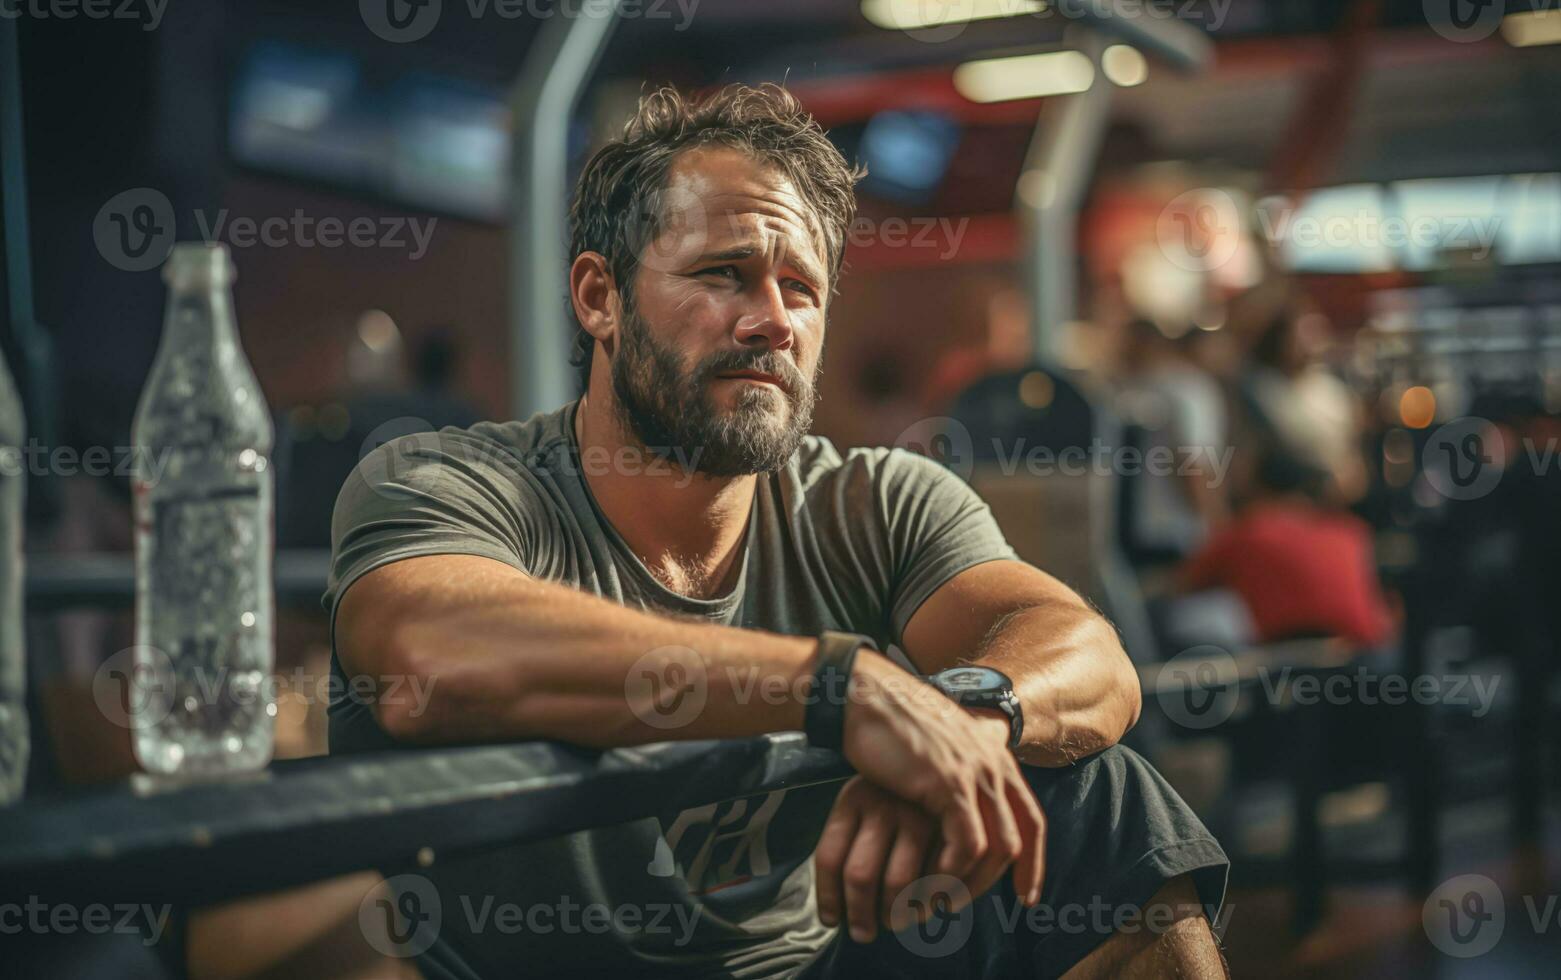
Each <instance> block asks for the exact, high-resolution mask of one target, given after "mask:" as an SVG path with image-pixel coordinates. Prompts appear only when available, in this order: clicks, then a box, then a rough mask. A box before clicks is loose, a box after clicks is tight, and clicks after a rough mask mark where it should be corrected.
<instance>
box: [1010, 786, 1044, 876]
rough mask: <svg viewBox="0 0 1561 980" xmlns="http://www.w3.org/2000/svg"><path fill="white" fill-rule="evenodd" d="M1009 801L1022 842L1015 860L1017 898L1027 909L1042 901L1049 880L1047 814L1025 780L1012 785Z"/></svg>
mask: <svg viewBox="0 0 1561 980" xmlns="http://www.w3.org/2000/svg"><path fill="white" fill-rule="evenodd" d="M1008 798H1009V800H1010V801H1011V802H1012V803H1013V807H1014V816H1015V817H1016V818H1018V822H1019V835H1020V838H1021V839H1022V841H1023V844H1022V847H1021V848H1020V851H1019V855H1018V857H1016V858H1015V859H1014V894H1016V895H1018V896H1019V900H1020V901H1022V902H1024V903H1025V904H1026V905H1034V904H1035V903H1036V902H1039V901H1040V900H1041V885H1042V883H1044V882H1045V880H1046V814H1045V812H1043V811H1042V810H1041V805H1040V804H1039V803H1037V802H1036V800H1035V794H1034V793H1031V792H1030V787H1029V786H1028V785H1027V784H1026V783H1025V781H1024V779H1023V778H1022V777H1020V778H1018V779H1015V780H1014V781H1013V782H1011V783H1010V784H1009V788H1008Z"/></svg>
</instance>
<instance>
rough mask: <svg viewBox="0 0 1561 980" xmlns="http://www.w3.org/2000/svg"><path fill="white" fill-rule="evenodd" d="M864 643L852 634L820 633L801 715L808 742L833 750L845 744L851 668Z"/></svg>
mask: <svg viewBox="0 0 1561 980" xmlns="http://www.w3.org/2000/svg"><path fill="white" fill-rule="evenodd" d="M864 642H865V641H864V639H863V637H861V636H859V635H857V634H854V633H838V632H835V631H834V630H825V631H824V632H823V633H821V634H819V638H818V663H817V664H816V665H815V666H814V668H813V685H812V688H811V689H810V690H809V691H808V701H807V708H806V710H805V711H804V712H803V717H802V727H803V731H804V732H805V733H806V734H807V736H808V744H809V745H814V746H817V747H819V748H824V749H835V750H836V751H839V750H840V749H841V748H843V747H844V746H845V739H846V702H847V701H848V690H849V688H850V686H851V668H852V667H853V666H855V664H856V652H857V651H858V650H860V649H861V648H862V647H863V645H864Z"/></svg>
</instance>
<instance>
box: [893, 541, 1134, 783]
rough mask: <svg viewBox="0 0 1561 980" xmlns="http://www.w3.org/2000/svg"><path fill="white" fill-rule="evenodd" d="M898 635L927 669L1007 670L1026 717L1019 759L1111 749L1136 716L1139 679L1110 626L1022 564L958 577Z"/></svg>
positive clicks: (1042, 762) (1053, 760)
mask: <svg viewBox="0 0 1561 980" xmlns="http://www.w3.org/2000/svg"><path fill="white" fill-rule="evenodd" d="M904 639H905V652H906V654H907V656H909V657H910V658H911V660H912V662H914V663H915V664H916V666H917V668H918V669H920V670H921V671H922V672H923V673H928V674H931V673H936V672H938V671H940V670H944V669H947V668H949V667H953V666H956V665H959V664H967V663H975V664H980V665H982V666H985V667H992V668H994V669H996V670H1000V671H1002V672H1003V673H1004V674H1007V675H1008V676H1009V678H1011V679H1012V680H1013V682H1014V689H1015V693H1017V694H1018V696H1019V699H1020V701H1021V702H1022V704H1023V711H1024V744H1023V745H1021V746H1020V748H1019V752H1018V755H1019V757H1020V758H1021V759H1022V760H1024V761H1025V762H1028V763H1030V764H1032V765H1038V766H1065V765H1068V764H1069V763H1071V762H1072V761H1073V760H1075V759H1077V758H1079V757H1080V756H1083V755H1088V754H1090V753H1093V752H1098V751H1100V750H1102V749H1105V748H1109V747H1110V746H1111V745H1114V744H1115V743H1116V742H1117V741H1118V740H1119V739H1121V737H1122V736H1123V734H1125V733H1126V732H1127V730H1128V729H1130V728H1131V727H1132V726H1133V725H1134V723H1136V722H1137V720H1138V712H1139V709H1140V706H1141V692H1140V688H1139V683H1138V675H1137V674H1136V672H1135V671H1134V670H1133V667H1132V664H1131V662H1130V661H1129V660H1128V658H1127V654H1126V653H1125V652H1123V650H1122V644H1121V642H1120V641H1119V640H1118V639H1117V635H1116V631H1115V630H1114V629H1112V627H1111V624H1110V623H1108V622H1106V620H1105V619H1104V618H1103V617H1102V616H1101V615H1100V614H1099V613H1097V612H1095V611H1094V610H1093V609H1091V608H1090V607H1089V606H1088V605H1087V604H1086V603H1085V602H1084V600H1082V599H1080V598H1079V596H1078V595H1077V594H1075V593H1074V592H1073V590H1071V589H1069V588H1068V587H1067V586H1066V585H1063V584H1062V583H1061V582H1059V581H1057V580H1056V579H1055V578H1053V577H1052V576H1050V575H1047V574H1046V573H1045V572H1042V571H1040V570H1039V569H1036V568H1035V567H1033V566H1031V565H1028V564H1025V563H1024V562H1020V561H991V562H985V563H983V564H980V565H976V566H973V567H971V568H968V569H966V570H965V571H963V572H961V573H959V574H958V575H956V576H954V578H952V579H950V580H949V581H948V582H947V583H945V584H944V585H943V586H942V587H941V588H939V589H938V590H937V591H936V592H934V593H933V594H932V596H931V597H929V598H928V599H927V601H926V602H924V603H922V604H921V606H920V608H918V609H917V611H916V613H915V615H913V616H912V617H911V619H910V622H909V623H908V624H907V625H906V628H905V637H904Z"/></svg>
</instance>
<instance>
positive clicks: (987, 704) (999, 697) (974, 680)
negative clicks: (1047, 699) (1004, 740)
mask: <svg viewBox="0 0 1561 980" xmlns="http://www.w3.org/2000/svg"><path fill="white" fill-rule="evenodd" d="M927 683H929V684H931V685H932V686H933V687H935V688H937V689H938V690H940V691H942V692H943V693H944V694H947V695H948V696H949V697H950V698H952V699H953V701H954V703H956V704H958V705H961V706H962V707H966V708H994V709H996V710H998V711H1001V712H1002V713H1003V714H1005V715H1007V716H1008V747H1009V748H1010V749H1016V748H1018V747H1019V739H1020V738H1021V737H1022V736H1023V735H1024V712H1023V711H1021V710H1020V707H1019V696H1018V695H1017V694H1015V693H1014V682H1013V681H1011V680H1009V679H1008V675H1007V674H1005V673H1003V672H1002V671H1000V670H993V669H992V668H991V667H953V668H950V669H949V670H945V671H941V672H939V673H936V674H933V675H932V676H931V677H929V678H927Z"/></svg>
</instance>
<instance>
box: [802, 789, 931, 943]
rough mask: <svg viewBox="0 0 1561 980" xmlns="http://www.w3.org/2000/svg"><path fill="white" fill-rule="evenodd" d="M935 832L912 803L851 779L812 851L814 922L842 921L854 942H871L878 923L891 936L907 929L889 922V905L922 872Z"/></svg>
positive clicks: (835, 922)
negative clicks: (816, 908)
mask: <svg viewBox="0 0 1561 980" xmlns="http://www.w3.org/2000/svg"><path fill="white" fill-rule="evenodd" d="M937 829H938V828H937V825H936V824H935V823H934V822H933V821H932V818H931V817H929V816H927V814H925V813H923V812H922V811H921V810H920V809H919V808H917V807H916V806H915V805H914V804H911V803H907V802H905V801H904V800H902V799H900V798H899V797H897V796H894V795H893V794H891V793H888V792H885V791H884V790H882V789H879V788H878V787H877V786H874V785H873V784H872V783H870V782H868V781H867V780H866V779H864V778H863V777H861V776H853V777H852V778H851V780H850V781H849V782H847V783H846V785H845V788H844V789H842V790H841V791H840V795H839V796H838V797H836V798H835V806H834V809H832V810H830V811H829V820H828V822H827V823H825V824H824V834H823V836H822V837H820V838H819V841H818V847H817V849H815V850H814V852H813V869H814V877H815V878H816V879H817V886H816V887H817V889H818V916H819V919H821V920H822V921H823V923H824V924H825V925H827V926H834V925H839V924H840V923H841V921H842V920H844V922H845V923H846V925H847V927H848V928H849V929H850V932H851V938H852V939H853V940H855V941H856V942H859V943H866V942H871V941H872V939H873V936H874V935H875V934H876V933H877V931H878V926H879V925H880V924H882V925H884V926H887V927H888V928H889V929H890V930H891V931H898V930H900V929H903V928H905V927H906V926H908V925H910V924H911V920H909V919H907V920H906V921H903V922H893V921H891V918H890V916H891V913H892V911H893V910H894V901H895V899H896V898H897V897H898V896H899V895H900V893H901V892H902V891H904V890H905V889H906V888H909V887H910V885H911V883H912V882H914V881H915V880H916V879H917V878H920V877H921V876H922V875H924V874H926V873H927V871H926V865H927V861H928V856H929V851H930V849H931V847H932V844H933V838H934V837H935V836H936V835H937ZM907 910H908V909H907ZM842 911H843V912H844V913H845V914H844V915H843V916H842V914H841V913H842ZM930 911H931V910H930V909H927V910H926V911H924V912H923V913H922V915H921V918H922V919H923V920H925V918H926V916H927V915H928V914H930Z"/></svg>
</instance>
